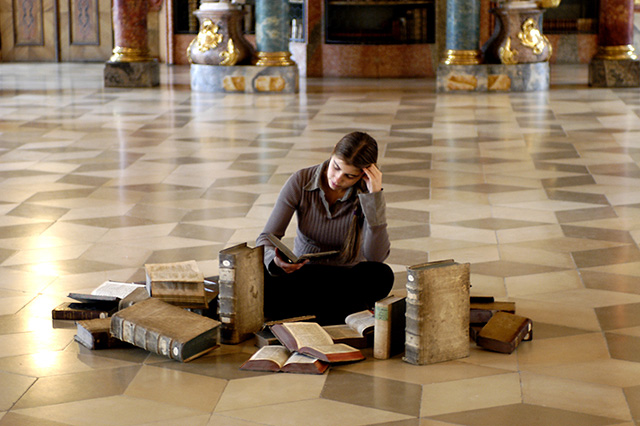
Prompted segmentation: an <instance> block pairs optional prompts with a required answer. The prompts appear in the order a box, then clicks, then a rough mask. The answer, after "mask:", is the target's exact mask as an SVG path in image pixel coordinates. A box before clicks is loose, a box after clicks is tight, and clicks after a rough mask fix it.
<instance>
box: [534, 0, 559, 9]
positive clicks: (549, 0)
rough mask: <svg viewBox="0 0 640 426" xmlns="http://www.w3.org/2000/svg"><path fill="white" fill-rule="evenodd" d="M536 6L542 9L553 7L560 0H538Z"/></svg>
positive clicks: (556, 5) (557, 4)
mask: <svg viewBox="0 0 640 426" xmlns="http://www.w3.org/2000/svg"><path fill="white" fill-rule="evenodd" d="M538 6H539V7H541V8H543V9H553V8H554V7H558V6H560V0H540V1H539V2H538Z"/></svg>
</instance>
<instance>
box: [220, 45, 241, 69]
mask: <svg viewBox="0 0 640 426" xmlns="http://www.w3.org/2000/svg"><path fill="white" fill-rule="evenodd" d="M220 57H221V58H224V59H223V60H222V62H220V65H229V66H231V65H235V64H236V62H238V51H237V50H236V46H235V45H234V44H233V40H231V39H229V42H228V43H227V50H226V51H224V52H220Z"/></svg>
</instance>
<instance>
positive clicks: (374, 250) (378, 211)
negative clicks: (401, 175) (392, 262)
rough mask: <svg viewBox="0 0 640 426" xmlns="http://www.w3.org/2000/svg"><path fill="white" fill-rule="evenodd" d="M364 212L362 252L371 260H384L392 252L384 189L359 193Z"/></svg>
mask: <svg viewBox="0 0 640 426" xmlns="http://www.w3.org/2000/svg"><path fill="white" fill-rule="evenodd" d="M358 197H359V198H360V205H361V206H362V211H363V213H364V218H365V221H364V228H363V241H362V254H363V255H364V258H365V259H366V260H368V261H370V262H384V260H385V259H386V258H387V257H389V253H390V252H391V242H390V241H389V233H388V232H387V216H386V203H385V200H384V194H383V191H379V192H374V193H372V194H370V193H363V194H359V195H358Z"/></svg>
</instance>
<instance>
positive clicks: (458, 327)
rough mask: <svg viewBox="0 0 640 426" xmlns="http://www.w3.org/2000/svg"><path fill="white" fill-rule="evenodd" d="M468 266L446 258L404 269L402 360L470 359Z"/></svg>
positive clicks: (433, 361)
mask: <svg viewBox="0 0 640 426" xmlns="http://www.w3.org/2000/svg"><path fill="white" fill-rule="evenodd" d="M469 266H470V265H469V264H468V263H457V262H455V261H453V260H452V259H448V260H443V261H437V262H427V263H422V264H418V265H413V266H409V267H408V268H407V285H406V287H407V298H406V304H407V310H406V322H407V323H406V330H405V354H404V358H403V360H404V361H406V362H409V363H411V364H416V365H423V364H432V363H436V362H442V361H450V360H454V359H459V358H464V357H467V356H469V306H470V298H469V276H470V272H469Z"/></svg>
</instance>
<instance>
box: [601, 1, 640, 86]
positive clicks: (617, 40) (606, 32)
mask: <svg viewBox="0 0 640 426" xmlns="http://www.w3.org/2000/svg"><path fill="white" fill-rule="evenodd" d="M633 14H634V0H601V1H600V15H599V30H598V52H597V53H596V55H595V56H594V57H593V59H592V61H591V63H590V64H589V85H591V86H600V87H630V86H633V87H635V86H639V85H640V62H639V61H638V57H637V56H636V53H635V48H634V47H633Z"/></svg>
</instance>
